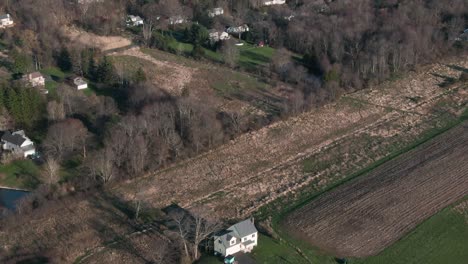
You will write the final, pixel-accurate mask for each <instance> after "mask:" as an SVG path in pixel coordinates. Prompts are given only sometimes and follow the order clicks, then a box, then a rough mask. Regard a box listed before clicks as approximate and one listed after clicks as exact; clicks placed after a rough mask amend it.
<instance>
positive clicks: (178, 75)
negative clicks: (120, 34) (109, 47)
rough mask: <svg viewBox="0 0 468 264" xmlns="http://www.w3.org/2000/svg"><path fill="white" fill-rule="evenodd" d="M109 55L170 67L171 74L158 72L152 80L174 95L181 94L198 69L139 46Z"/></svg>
mask: <svg viewBox="0 0 468 264" xmlns="http://www.w3.org/2000/svg"><path fill="white" fill-rule="evenodd" d="M109 55H111V56H131V57H136V58H139V59H142V60H146V61H149V62H151V63H153V64H154V65H155V66H157V67H160V68H168V70H169V74H167V75H161V74H156V75H155V76H154V78H153V80H152V82H153V83H154V84H155V85H156V86H158V87H161V88H163V89H165V90H166V91H167V92H169V93H171V94H173V95H180V94H181V93H182V90H183V89H184V87H186V85H187V84H189V83H190V82H191V81H192V76H193V75H194V74H196V72H197V70H196V69H193V68H188V67H185V66H182V65H180V64H176V63H171V62H168V61H160V60H157V59H155V58H154V57H152V56H150V55H148V54H145V53H143V52H142V51H141V50H140V48H139V47H132V48H130V49H127V50H124V51H118V52H113V53H110V54H109Z"/></svg>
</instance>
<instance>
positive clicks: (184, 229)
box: [169, 209, 191, 258]
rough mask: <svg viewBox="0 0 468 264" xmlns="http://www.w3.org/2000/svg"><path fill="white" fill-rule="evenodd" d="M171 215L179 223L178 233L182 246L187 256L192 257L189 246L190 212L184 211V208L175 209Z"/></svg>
mask: <svg viewBox="0 0 468 264" xmlns="http://www.w3.org/2000/svg"><path fill="white" fill-rule="evenodd" d="M169 216H170V217H171V218H172V220H174V222H175V223H176V224H177V229H178V234H179V238H180V241H181V243H182V246H183V248H184V253H185V256H186V257H187V258H191V257H190V253H189V246H188V243H189V242H188V241H189V240H188V238H189V234H190V222H189V221H190V220H189V218H188V214H187V213H186V212H184V211H183V210H177V209H176V210H173V211H171V212H170V213H169Z"/></svg>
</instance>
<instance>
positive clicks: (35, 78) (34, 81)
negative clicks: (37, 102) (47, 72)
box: [23, 72, 45, 87]
mask: <svg viewBox="0 0 468 264" xmlns="http://www.w3.org/2000/svg"><path fill="white" fill-rule="evenodd" d="M23 80H25V81H27V82H29V83H30V84H31V86H32V87H37V86H44V85H45V78H44V76H42V74H41V73H40V72H33V73H28V74H26V75H24V76H23Z"/></svg>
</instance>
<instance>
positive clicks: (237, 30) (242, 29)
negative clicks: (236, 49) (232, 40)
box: [226, 25, 250, 34]
mask: <svg viewBox="0 0 468 264" xmlns="http://www.w3.org/2000/svg"><path fill="white" fill-rule="evenodd" d="M249 30H250V29H249V26H247V25H242V26H238V27H228V28H227V29H226V32H227V33H230V34H234V33H236V34H237V33H244V32H247V31H249Z"/></svg>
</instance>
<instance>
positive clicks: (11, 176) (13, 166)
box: [0, 159, 40, 189]
mask: <svg viewBox="0 0 468 264" xmlns="http://www.w3.org/2000/svg"><path fill="white" fill-rule="evenodd" d="M39 173H40V171H39V167H38V166H37V165H36V164H35V163H34V162H33V161H32V160H29V159H27V160H16V161H13V162H11V163H9V164H5V165H0V185H3V186H8V187H16V188H23V189H34V188H36V187H37V185H38V184H39V183H40V180H39Z"/></svg>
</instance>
